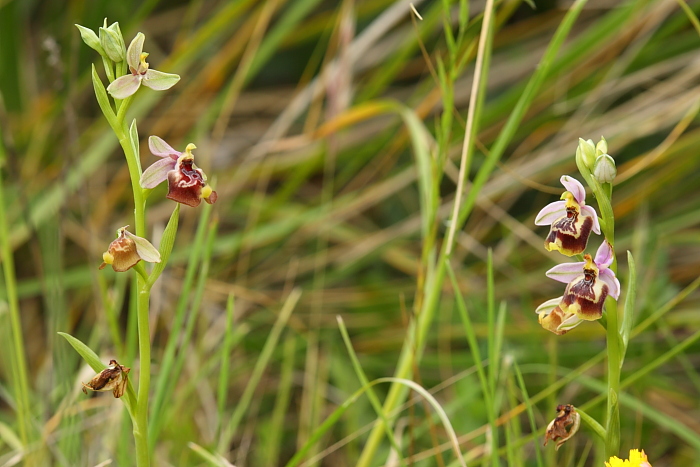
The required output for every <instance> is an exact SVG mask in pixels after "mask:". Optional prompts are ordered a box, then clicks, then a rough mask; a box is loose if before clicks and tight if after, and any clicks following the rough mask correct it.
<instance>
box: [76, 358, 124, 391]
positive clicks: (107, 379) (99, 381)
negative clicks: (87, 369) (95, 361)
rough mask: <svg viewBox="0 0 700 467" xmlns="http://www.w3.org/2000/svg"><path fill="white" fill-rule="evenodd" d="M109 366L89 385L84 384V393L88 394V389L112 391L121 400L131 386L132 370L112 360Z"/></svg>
mask: <svg viewBox="0 0 700 467" xmlns="http://www.w3.org/2000/svg"><path fill="white" fill-rule="evenodd" d="M109 366H110V367H112V368H105V369H104V370H102V371H100V372H99V373H98V374H97V375H96V376H95V377H94V378H92V379H91V380H90V382H88V383H83V392H84V393H85V394H87V390H88V389H92V390H93V391H112V395H113V396H114V397H116V398H117V399H119V398H120V397H121V396H123V395H124V391H125V390H126V386H127V384H129V372H130V371H131V368H127V367H125V366H124V365H120V364H119V363H117V361H116V360H110V361H109Z"/></svg>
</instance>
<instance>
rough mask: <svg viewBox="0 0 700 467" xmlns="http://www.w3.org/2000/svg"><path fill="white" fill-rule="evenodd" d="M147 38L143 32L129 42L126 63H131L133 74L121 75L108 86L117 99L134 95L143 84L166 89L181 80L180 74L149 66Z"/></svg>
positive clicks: (156, 89) (159, 89) (108, 89)
mask: <svg viewBox="0 0 700 467" xmlns="http://www.w3.org/2000/svg"><path fill="white" fill-rule="evenodd" d="M145 39H146V37H145V36H144V35H143V33H138V34H136V37H134V40H133V41H131V44H129V49H128V50H127V51H126V63H127V64H128V65H129V71H131V74H127V75H124V76H120V77H119V78H117V79H115V80H114V81H112V83H111V84H110V85H109V86H107V91H108V92H109V93H110V94H111V95H112V97H114V98H115V99H125V98H127V97H129V96H131V95H133V94H134V93H135V92H136V91H138V89H139V87H140V86H141V84H143V85H144V86H147V87H149V88H151V89H153V90H154V91H164V90H166V89H170V88H171V87H173V86H174V85H175V83H177V82H178V81H180V77H179V76H178V75H174V74H171V73H163V72H162V71H158V70H151V69H149V68H148V67H149V65H148V63H147V62H146V57H148V54H147V53H144V52H143V42H144V40H145Z"/></svg>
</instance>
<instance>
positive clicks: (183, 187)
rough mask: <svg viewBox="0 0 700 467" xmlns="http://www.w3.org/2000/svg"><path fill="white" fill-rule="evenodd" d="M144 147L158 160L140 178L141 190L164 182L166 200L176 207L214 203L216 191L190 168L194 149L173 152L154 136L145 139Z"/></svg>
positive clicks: (205, 178)
mask: <svg viewBox="0 0 700 467" xmlns="http://www.w3.org/2000/svg"><path fill="white" fill-rule="evenodd" d="M148 147H149V148H150V150H151V152H152V153H153V155H154V156H158V157H161V158H162V159H161V160H159V161H157V162H155V163H153V164H152V165H151V166H150V167H148V168H147V169H146V170H144V172H143V174H142V175H141V181H140V183H141V187H142V188H155V187H156V186H157V185H159V184H160V183H162V182H164V181H165V180H167V181H168V196H167V197H168V198H169V199H172V200H173V201H177V202H178V203H182V204H186V205H188V206H192V207H197V206H199V203H201V202H202V199H204V200H205V201H206V202H207V203H209V204H213V203H215V202H216V199H217V197H218V196H217V194H216V191H214V190H212V188H211V187H210V186H209V185H208V184H207V176H206V175H205V174H204V172H202V169H200V168H198V167H197V166H196V165H195V164H194V154H192V150H193V149H196V148H197V146H195V145H194V144H192V143H190V144H188V145H187V147H186V148H185V152H180V151H177V150H175V149H174V148H173V147H172V146H170V145H169V144H168V143H166V142H165V141H163V139H162V138H159V137H158V136H151V137H150V138H148Z"/></svg>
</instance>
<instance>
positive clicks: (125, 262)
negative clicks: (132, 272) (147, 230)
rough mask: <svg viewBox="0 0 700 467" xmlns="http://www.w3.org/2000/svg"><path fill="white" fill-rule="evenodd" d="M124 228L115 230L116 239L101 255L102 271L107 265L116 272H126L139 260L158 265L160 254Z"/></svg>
mask: <svg viewBox="0 0 700 467" xmlns="http://www.w3.org/2000/svg"><path fill="white" fill-rule="evenodd" d="M127 227H129V226H128V225H127V226H124V227H122V228H120V229H118V230H117V239H116V240H114V241H113V242H112V243H110V244H109V248H108V249H107V251H105V252H104V253H103V254H102V259H103V260H104V262H103V263H102V264H101V265H100V269H103V268H104V267H105V266H107V265H108V264H111V265H112V269H114V270H115V271H117V272H124V271H128V270H129V269H131V268H132V267H134V266H135V265H136V263H138V262H139V261H141V260H144V261H148V262H149V263H160V252H159V251H158V250H157V249H156V247H154V246H153V245H151V242H149V241H148V240H146V239H145V238H141V237H137V236H136V235H134V234H132V233H131V232H129V231H128V230H126V228H127Z"/></svg>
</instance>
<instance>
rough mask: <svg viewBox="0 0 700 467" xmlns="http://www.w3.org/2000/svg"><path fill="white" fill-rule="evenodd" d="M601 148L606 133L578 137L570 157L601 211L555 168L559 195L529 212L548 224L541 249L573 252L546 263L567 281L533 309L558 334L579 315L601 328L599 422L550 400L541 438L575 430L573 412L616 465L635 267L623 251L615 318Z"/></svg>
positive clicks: (607, 184) (610, 174) (610, 162)
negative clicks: (604, 384) (624, 274)
mask: <svg viewBox="0 0 700 467" xmlns="http://www.w3.org/2000/svg"><path fill="white" fill-rule="evenodd" d="M607 152H608V144H607V141H606V140H605V138H602V139H601V140H600V141H599V142H598V143H597V144H594V143H593V141H592V140H588V141H585V140H583V139H579V145H578V148H577V149H576V165H577V167H578V169H579V172H580V174H581V176H582V177H583V179H584V181H585V183H586V184H587V185H588V187H589V188H590V189H591V191H592V192H593V195H594V196H595V199H596V202H597V204H598V208H599V211H600V213H601V217H600V218H599V217H598V213H597V212H596V210H595V209H594V208H593V207H591V206H589V205H587V204H586V189H585V187H584V185H583V184H582V183H581V182H579V181H578V180H576V179H575V178H573V177H570V176H568V175H564V176H562V177H561V180H560V181H561V184H562V185H563V186H564V188H565V189H566V191H565V192H564V193H563V194H562V195H561V200H560V201H555V202H553V203H550V204H549V205H547V206H545V207H544V208H543V209H542V210H541V211H540V212H539V213H538V214H537V216H536V217H535V224H536V225H549V226H550V231H549V234H548V235H547V238H546V240H545V242H544V247H545V249H546V250H548V251H558V252H560V253H561V254H563V255H566V256H575V257H576V258H577V259H578V260H579V261H576V262H570V263H562V264H559V265H557V266H554V267H553V268H551V269H550V270H549V271H547V277H549V278H550V279H554V280H556V281H559V282H562V283H564V284H566V287H565V289H564V292H563V294H562V295H561V296H560V297H557V298H553V299H550V300H547V301H546V302H544V303H543V304H541V305H540V306H539V307H537V309H536V310H535V311H536V312H537V314H538V316H539V322H540V324H541V325H542V327H543V328H544V329H546V330H548V331H551V332H553V333H554V334H557V335H563V334H566V333H567V332H569V331H571V330H572V329H574V328H575V327H576V326H578V325H580V324H581V323H583V322H584V321H598V322H600V323H601V324H603V326H604V327H605V328H606V332H607V347H608V352H607V354H608V391H607V395H608V404H607V415H606V421H605V424H601V423H599V422H597V421H596V420H595V419H594V418H592V417H591V416H589V415H588V414H586V413H585V412H584V411H582V410H581V409H580V408H578V407H574V406H573V405H569V404H567V405H561V406H559V407H558V408H557V410H558V412H559V414H558V416H557V418H555V419H554V420H553V421H552V422H551V423H550V425H549V427H548V428H547V432H546V437H545V443H546V441H548V440H550V439H552V440H558V442H557V448H558V447H559V446H561V444H563V443H564V442H565V441H567V440H568V439H570V438H571V437H572V436H573V435H574V434H575V433H576V431H577V429H578V420H579V417H580V420H581V421H583V422H584V423H586V424H587V425H589V426H590V427H591V428H592V429H593V431H594V432H595V433H596V434H598V435H599V436H600V437H601V438H602V439H603V440H604V441H605V451H606V458H610V459H611V464H609V465H614V466H616V465H623V464H620V463H617V462H618V461H619V459H617V457H613V456H616V455H617V454H618V453H619V449H620V413H619V405H618V397H619V391H620V370H621V367H622V363H623V361H624V355H625V352H626V350H627V343H628V341H629V334H630V330H631V326H632V312H633V308H634V297H635V290H636V283H635V277H636V275H635V269H634V259H633V258H632V254H631V253H629V252H628V253H627V259H628V266H629V270H630V274H629V278H630V279H629V283H628V286H627V290H626V303H625V308H624V314H623V316H622V320H621V321H620V319H619V317H618V310H617V303H618V300H619V298H620V291H621V287H620V281H619V279H618V278H617V274H616V273H617V258H616V255H615V216H614V214H613V210H612V204H611V201H612V182H613V179H614V177H615V175H616V173H617V169H616V168H615V161H614V159H613V158H612V157H611V156H610V155H609V154H608V153H607ZM591 233H595V234H602V235H603V237H604V238H603V241H602V243H601V244H600V246H599V247H598V250H597V251H596V254H595V256H591V255H590V254H587V253H584V252H585V251H586V248H587V246H588V240H589V237H590V235H591ZM582 254H583V255H582ZM563 408H566V413H564V412H563V411H562V410H563ZM572 414H575V420H576V421H575V423H574V422H573V421H572V420H573V418H572V417H573V415H572ZM567 425H573V427H574V428H569V429H567V428H565V427H566V426H567ZM642 452H643V451H642ZM615 459H616V460H615ZM640 459H641V457H640ZM619 462H622V461H619ZM625 462H628V461H625ZM644 462H646V457H644ZM624 465H627V464H624ZM633 465H645V466H648V465H649V464H648V463H646V464H633Z"/></svg>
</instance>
